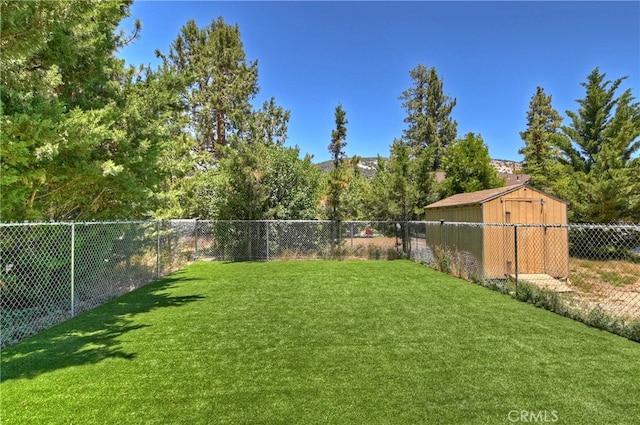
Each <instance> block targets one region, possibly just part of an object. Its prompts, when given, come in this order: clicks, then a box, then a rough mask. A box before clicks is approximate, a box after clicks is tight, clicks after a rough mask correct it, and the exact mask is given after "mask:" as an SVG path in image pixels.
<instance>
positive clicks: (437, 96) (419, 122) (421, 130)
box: [400, 64, 458, 171]
mask: <svg viewBox="0 0 640 425" xmlns="http://www.w3.org/2000/svg"><path fill="white" fill-rule="evenodd" d="M409 75H410V76H411V79H412V87H410V88H409V89H407V90H405V91H404V92H402V96H400V100H402V101H403V103H402V106H403V108H404V109H405V110H406V112H407V117H406V118H405V119H404V122H405V123H407V124H408V126H409V127H408V128H407V129H406V130H404V131H403V139H404V140H405V141H406V142H407V143H408V145H409V147H410V149H411V155H412V157H414V158H424V159H423V161H424V160H426V161H427V165H428V169H429V170H430V171H438V170H439V169H440V167H441V165H442V158H443V156H444V153H445V150H446V148H447V146H448V145H449V144H450V143H452V142H453V141H454V140H455V139H456V134H457V126H458V124H457V123H456V121H455V120H453V119H452V118H451V112H452V111H453V108H454V107H455V106H456V99H451V98H450V97H449V96H447V95H445V94H444V92H443V82H442V80H441V79H440V77H438V73H437V71H436V69H435V68H427V67H426V66H424V65H422V64H420V65H418V66H417V67H415V68H414V69H413V70H411V72H410V73H409Z"/></svg>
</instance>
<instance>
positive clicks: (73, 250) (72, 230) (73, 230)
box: [71, 223, 76, 317]
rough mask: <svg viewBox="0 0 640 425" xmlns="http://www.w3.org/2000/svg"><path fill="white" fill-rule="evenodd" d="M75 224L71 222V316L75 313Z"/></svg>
mask: <svg viewBox="0 0 640 425" xmlns="http://www.w3.org/2000/svg"><path fill="white" fill-rule="evenodd" d="M75 263H76V224H75V223H71V317H75V315H76V294H75V292H76V288H75V286H76V266H75Z"/></svg>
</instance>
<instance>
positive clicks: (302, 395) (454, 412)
mask: <svg viewBox="0 0 640 425" xmlns="http://www.w3.org/2000/svg"><path fill="white" fill-rule="evenodd" d="M1 375H2V384H1V387H0V396H1V403H2V404H1V409H0V418H1V423H2V425H9V424H82V425H84V424H94V423H95V424H163V425H164V424H181V423H184V424H217V423H229V424H244V423H251V424H254V423H264V424H315V423H331V424H333V423H335V424H378V423H380V424H415V423H428V424H439V423H442V424H475V423H478V424H509V423H515V422H516V421H514V419H517V421H518V422H520V423H522V422H523V420H522V419H523V418H522V417H521V413H520V412H521V411H525V412H533V414H534V416H530V415H531V414H529V413H525V415H527V416H526V417H525V418H524V419H529V421H530V422H533V420H532V419H537V420H538V422H542V419H546V420H547V421H549V422H551V421H552V420H554V419H556V420H557V421H556V422H555V423H563V424H607V423H608V424H625V423H626V424H632V423H633V424H637V423H638V418H640V344H638V343H634V342H631V341H629V340H626V339H624V338H621V337H618V336H615V335H612V334H609V333H606V332H604V331H599V330H596V329H592V328H589V327H587V326H585V325H583V324H580V323H577V322H574V321H571V320H569V319H566V318H563V317H560V316H557V315H555V314H553V313H550V312H548V311H545V310H541V309H536V308H535V307H533V306H531V305H529V304H524V303H521V302H518V301H516V300H514V299H512V298H511V297H509V296H507V295H503V294H500V293H498V292H494V291H491V290H488V289H485V288H483V287H480V286H477V285H473V284H470V283H467V282H464V281H461V280H457V279H455V278H452V277H450V276H447V275H444V274H440V273H438V272H435V271H433V270H430V269H428V268H426V267H423V266H420V265H418V264H414V263H411V262H408V261H344V262H331V261H296V262H293V261H292V262H270V263H231V264H224V263H214V262H199V263H196V264H193V265H191V266H189V267H187V268H186V269H184V270H182V271H180V272H177V273H175V274H173V275H171V276H169V277H167V278H165V279H162V280H160V281H158V282H157V283H154V284H152V285H149V286H146V287H144V288H142V289H140V290H138V291H135V292H133V293H131V294H128V295H126V296H123V297H121V298H119V299H117V300H115V301H113V302H111V303H109V304H107V305H105V306H103V307H100V308H98V309H95V310H92V311H90V312H88V313H86V314H84V315H82V316H79V317H77V318H76V319H74V320H71V321H69V322H66V323H64V324H62V325H60V326H57V327H55V328H53V329H50V330H49V331H46V332H43V333H40V334H38V335H36V336H35V337H33V338H31V339H29V340H26V341H23V342H22V343H20V344H17V345H15V346H13V347H10V348H8V349H6V350H4V351H3V352H2V370H1ZM514 412H515V413H514ZM543 414H546V417H543V416H542V415H543Z"/></svg>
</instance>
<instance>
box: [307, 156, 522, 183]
mask: <svg viewBox="0 0 640 425" xmlns="http://www.w3.org/2000/svg"><path fill="white" fill-rule="evenodd" d="M385 159H386V158H385ZM491 165H493V166H494V167H495V168H496V170H498V173H500V175H504V174H517V173H518V172H519V171H520V170H521V169H522V162H518V161H509V160H505V159H492V160H491ZM316 166H317V167H318V168H320V170H322V171H323V172H325V173H327V172H329V171H331V168H332V167H333V162H332V161H324V162H320V163H318V164H316ZM358 167H359V168H360V170H361V171H362V173H363V174H364V175H365V176H366V177H367V178H371V177H373V176H374V175H375V174H376V171H377V170H378V158H373V157H370V158H362V160H361V161H360V163H359V164H358Z"/></svg>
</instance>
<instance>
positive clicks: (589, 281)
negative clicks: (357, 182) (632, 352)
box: [409, 222, 640, 341]
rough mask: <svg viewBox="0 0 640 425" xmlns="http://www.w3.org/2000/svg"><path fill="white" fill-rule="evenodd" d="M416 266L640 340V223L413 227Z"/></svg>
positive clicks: (434, 224) (427, 224)
mask: <svg viewBox="0 0 640 425" xmlns="http://www.w3.org/2000/svg"><path fill="white" fill-rule="evenodd" d="M409 235H410V241H411V246H412V249H411V252H410V256H411V258H412V259H413V260H414V261H418V262H421V263H423V264H426V265H428V266H430V267H432V268H434V269H436V270H440V271H443V272H446V273H450V274H452V275H454V276H458V277H460V278H463V279H467V280H470V281H473V282H476V283H479V284H481V285H484V286H487V287H490V288H492V289H496V290H499V291H501V292H504V293H508V294H511V295H512V296H514V297H516V298H518V299H520V300H523V301H526V302H530V303H533V304H535V305H537V306H540V307H544V308H547V309H549V310H552V311H554V312H556V313H559V314H562V315H565V316H567V317H571V318H573V319H576V320H580V321H582V322H585V323H587V324H589V325H592V326H595V327H598V328H602V329H606V330H609V331H612V332H615V333H618V334H621V335H623V336H626V337H629V338H631V339H634V340H636V341H640V226H638V225H582V224H572V225H568V226H562V225H524V224H508V225H507V224H505V225H501V224H482V223H450V222H446V223H445V222H412V223H409Z"/></svg>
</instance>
